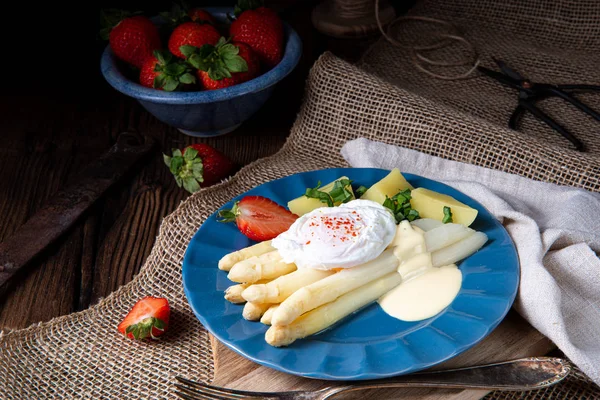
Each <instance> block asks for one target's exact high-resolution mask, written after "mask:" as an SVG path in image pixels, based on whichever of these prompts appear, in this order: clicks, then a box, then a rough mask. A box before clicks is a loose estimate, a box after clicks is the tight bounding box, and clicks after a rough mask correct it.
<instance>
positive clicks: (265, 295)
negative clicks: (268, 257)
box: [241, 268, 334, 303]
mask: <svg viewBox="0 0 600 400" xmlns="http://www.w3.org/2000/svg"><path fill="white" fill-rule="evenodd" d="M333 274H334V272H333V271H322V270H318V269H308V268H306V269H299V270H297V271H294V272H292V273H289V274H286V275H282V276H280V277H279V278H277V279H275V280H272V281H271V282H269V283H267V284H264V285H251V286H248V288H247V289H245V290H244V291H243V292H242V294H241V295H242V297H243V298H244V299H246V301H252V302H255V303H256V302H260V303H281V302H282V301H284V300H285V299H287V298H288V297H289V296H291V295H292V293H294V292H295V291H296V290H298V289H300V288H301V287H304V286H307V285H310V284H311V283H314V282H316V281H319V280H321V279H323V278H326V277H328V276H330V275H333Z"/></svg>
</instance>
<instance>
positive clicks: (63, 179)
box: [0, 0, 412, 328]
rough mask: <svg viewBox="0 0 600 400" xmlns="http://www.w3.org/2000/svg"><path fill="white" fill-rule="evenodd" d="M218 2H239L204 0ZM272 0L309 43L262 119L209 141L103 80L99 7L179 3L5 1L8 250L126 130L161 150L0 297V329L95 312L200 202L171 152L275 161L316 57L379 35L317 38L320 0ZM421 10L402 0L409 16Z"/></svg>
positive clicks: (3, 181)
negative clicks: (164, 227)
mask: <svg viewBox="0 0 600 400" xmlns="http://www.w3.org/2000/svg"><path fill="white" fill-rule="evenodd" d="M211 3H212V4H213V5H218V6H226V5H233V1H231V2H224V1H218V2H216V1H213V2H208V1H197V2H195V3H194V4H195V5H197V6H205V5H209V4H211ZM266 3H267V4H268V5H269V6H271V7H273V8H274V9H276V10H277V11H278V12H279V13H280V16H281V17H282V18H283V19H284V20H285V21H286V22H288V23H289V24H290V25H291V26H292V27H293V28H294V29H295V30H296V31H297V32H298V34H299V35H300V37H301V39H302V42H303V53H302V57H301V59H300V62H299V64H298V66H297V67H296V69H295V70H294V71H293V72H292V73H291V74H290V75H289V76H288V77H286V78H285V79H284V80H283V81H282V82H280V83H279V84H278V85H277V87H276V89H275V91H274V93H273V95H272V97H271V99H269V100H268V101H267V103H266V104H265V105H264V106H263V108H261V110H260V111H259V112H258V113H257V114H255V115H254V116H253V117H252V118H250V119H249V120H248V121H247V122H245V123H244V124H243V125H242V126H241V127H240V128H238V129H237V130H236V131H234V132H232V133H231V134H228V135H226V136H221V137H217V138H210V139H198V138H192V137H189V136H186V135H183V134H181V133H180V132H178V131H177V130H176V129H174V128H172V127H169V126H167V125H165V124H163V123H161V122H160V121H158V120H157V119H156V118H154V117H153V116H152V115H150V114H149V113H148V112H146V111H145V110H144V109H143V108H142V107H141V106H140V105H139V103H137V101H135V100H134V99H131V98H129V97H127V96H125V95H123V94H121V93H119V92H118V91H116V90H115V89H113V88H112V87H111V86H110V85H108V83H106V82H105V80H104V78H103V77H102V75H101V72H100V56H101V54H102V52H103V51H104V49H105V47H106V45H107V43H106V42H104V41H102V40H99V38H98V32H99V30H100V10H101V9H103V8H111V7H112V8H115V7H116V8H123V9H128V10H131V11H136V10H141V11H144V12H145V13H147V14H148V15H154V14H156V13H158V12H159V11H163V10H168V9H169V8H170V7H171V2H170V1H160V2H147V1H139V0H128V1H89V2H79V3H67V2H44V3H31V2H24V1H21V2H10V3H8V4H3V5H2V11H3V12H4V14H3V16H4V19H3V24H2V25H1V27H2V41H1V43H2V44H3V47H2V49H3V54H2V56H3V57H2V62H1V63H0V65H1V66H2V67H1V68H2V69H1V70H0V74H1V75H0V76H1V77H2V91H1V92H0V93H1V95H0V110H1V111H0V112H1V113H2V114H1V116H2V118H0V135H1V136H0V242H2V241H4V240H5V239H6V238H8V237H11V236H12V235H13V234H14V233H15V232H17V231H18V230H19V227H20V226H21V225H23V224H24V223H25V222H26V221H27V220H28V219H29V218H32V217H33V216H34V215H35V212H36V211H37V210H39V209H40V207H42V206H43V205H44V203H45V202H46V201H47V200H48V199H49V198H50V197H52V195H53V194H55V193H56V192H57V191H58V190H60V189H61V188H63V187H65V185H66V184H68V183H69V182H71V181H72V179H73V177H74V176H76V174H77V173H78V172H79V171H81V170H82V169H83V168H84V167H85V166H86V165H87V164H89V163H90V161H92V160H95V159H96V158H98V157H99V156H100V155H101V154H103V153H104V152H106V151H107V150H108V149H109V148H110V147H111V146H112V145H113V144H114V143H115V141H116V140H117V138H118V136H119V135H120V133H122V132H124V131H135V132H138V133H140V134H142V135H146V136H150V137H152V138H154V139H155V140H156V142H157V149H156V151H155V152H154V153H153V154H152V155H151V156H149V157H148V158H147V159H146V160H145V161H144V162H143V163H141V164H139V165H137V166H136V167H135V168H133V169H132V170H130V171H129V172H128V174H127V175H126V176H125V177H124V179H122V180H121V181H120V182H119V183H118V184H116V185H115V186H113V187H112V188H111V189H109V190H108V191H107V192H106V193H105V194H104V196H103V197H102V198H101V199H100V200H99V201H97V202H96V203H95V204H94V205H93V206H92V207H91V208H90V209H89V210H88V211H87V212H86V213H85V214H84V215H83V216H82V217H81V218H80V220H79V221H78V223H77V224H76V225H75V226H73V227H72V228H71V229H70V230H69V231H68V232H67V233H66V234H65V235H64V236H63V237H61V239H60V240H58V241H57V242H56V243H55V244H53V245H52V246H50V247H49V248H48V249H47V250H46V251H45V252H44V253H43V254H41V255H40V256H39V257H38V258H37V259H35V260H34V261H33V262H32V263H31V264H30V266H29V268H28V269H27V270H26V271H25V272H24V273H22V274H21V275H19V276H18V277H17V279H15V281H14V284H13V285H11V286H10V287H9V289H8V290H7V291H6V292H5V293H4V294H2V295H0V326H2V327H13V328H18V327H25V326H28V325H29V324H31V323H35V322H39V321H47V320H49V319H51V318H53V317H56V316H59V315H65V314H68V313H71V312H73V311H77V310H82V309H85V308H87V307H89V306H90V305H92V304H95V303H96V302H97V301H98V300H99V299H101V298H103V297H105V296H107V295H108V294H110V293H112V292H113V291H115V290H116V289H117V288H119V287H120V286H122V285H124V284H126V283H127V282H129V281H130V280H131V279H133V277H134V276H135V275H136V274H137V273H138V271H139V269H140V268H141V266H142V265H143V263H144V261H145V260H146V258H147V257H148V255H149V254H150V251H151V249H152V246H153V244H154V240H155V238H156V235H157V233H158V228H159V226H160V223H161V221H162V219H163V218H164V217H165V216H166V215H168V214H169V213H171V212H172V211H173V210H174V209H175V208H176V207H177V206H178V205H179V204H180V203H181V201H182V200H184V199H185V198H186V197H188V196H189V193H187V192H186V191H185V190H183V189H182V188H178V187H177V185H176V184H175V181H174V179H173V177H172V176H171V175H170V173H169V171H168V169H167V168H166V167H165V165H164V163H163V161H162V155H161V153H170V151H171V150H172V149H173V148H183V147H184V146H186V145H188V144H191V143H198V142H204V143H208V144H209V145H211V146H213V147H215V148H216V149H218V150H220V151H222V152H223V153H225V154H226V155H227V156H228V157H230V158H231V159H232V160H233V161H234V162H235V163H236V164H238V166H240V167H241V166H243V165H246V164H248V163H250V162H252V161H254V160H256V159H258V158H261V157H265V156H269V155H271V154H274V153H275V152H276V151H278V150H279V149H280V148H281V146H282V145H283V144H284V143H285V140H286V138H287V135H288V134H289V131H290V128H291V126H292V124H293V122H294V120H295V118H296V114H297V112H298V110H299V107H300V103H301V101H302V95H303V91H304V83H305V79H306V76H307V74H308V72H309V69H310V67H311V66H312V64H313V63H314V61H315V60H316V59H317V57H318V56H319V55H320V54H321V53H323V52H324V51H325V50H329V51H332V52H333V53H334V54H336V55H337V56H339V57H342V58H346V59H348V60H350V61H352V60H356V59H357V58H358V56H359V55H360V54H361V52H362V51H363V50H364V49H365V48H366V47H368V46H369V45H370V44H372V43H373V42H374V41H375V40H376V39H377V35H375V36H372V37H369V38H362V39H346V40H343V39H335V38H331V37H328V36H325V35H323V34H322V33H320V32H318V31H316V30H315V29H314V28H313V26H312V23H311V20H310V14H311V11H312V9H313V8H314V6H315V5H316V4H317V3H318V1H314V0H276V1H275V0H273V1H267V2H266ZM411 4H412V1H397V2H396V5H397V6H398V8H399V10H404V9H406V8H408V7H409V6H410V5H411ZM400 12H402V11H400Z"/></svg>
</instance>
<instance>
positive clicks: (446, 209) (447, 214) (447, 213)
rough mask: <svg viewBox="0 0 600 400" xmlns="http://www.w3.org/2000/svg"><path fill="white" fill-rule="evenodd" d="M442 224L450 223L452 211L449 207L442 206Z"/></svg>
mask: <svg viewBox="0 0 600 400" xmlns="http://www.w3.org/2000/svg"><path fill="white" fill-rule="evenodd" d="M442 222H443V223H444V224H447V223H452V210H451V209H450V207H447V206H444V218H443V219H442Z"/></svg>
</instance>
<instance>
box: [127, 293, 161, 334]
mask: <svg viewBox="0 0 600 400" xmlns="http://www.w3.org/2000/svg"><path fill="white" fill-rule="evenodd" d="M170 315H171V308H170V307H169V302H168V301H167V299H165V298H163V297H152V296H147V297H144V298H143V299H141V300H138V302H137V303H135V305H134V306H133V308H132V309H131V311H129V313H128V314H127V315H126V316H125V318H124V319H123V321H122V322H121V323H120V324H119V326H118V328H117V329H118V330H119V332H121V333H122V334H123V335H125V336H127V337H128V338H130V339H137V340H143V339H148V338H150V339H156V338H157V337H159V336H161V335H163V334H164V333H165V332H166V331H167V328H168V326H169V316H170Z"/></svg>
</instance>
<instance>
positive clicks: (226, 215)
mask: <svg viewBox="0 0 600 400" xmlns="http://www.w3.org/2000/svg"><path fill="white" fill-rule="evenodd" d="M239 203H240V202H239V201H236V202H235V203H233V207H231V210H226V209H225V210H220V211H219V212H218V213H217V215H218V216H219V217H220V218H221V219H220V220H217V221H218V222H223V223H227V222H235V220H236V218H237V215H238V214H239V208H238V205H239Z"/></svg>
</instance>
